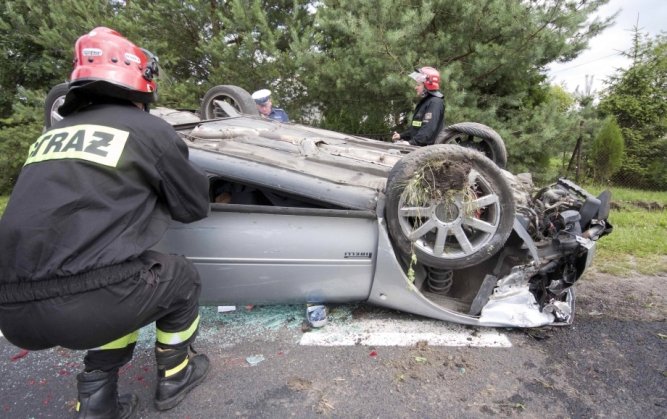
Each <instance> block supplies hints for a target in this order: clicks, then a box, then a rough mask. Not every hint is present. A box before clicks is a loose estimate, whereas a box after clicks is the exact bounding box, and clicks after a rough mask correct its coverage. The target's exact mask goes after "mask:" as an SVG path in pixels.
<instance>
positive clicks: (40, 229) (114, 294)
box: [0, 27, 209, 417]
mask: <svg viewBox="0 0 667 419" xmlns="http://www.w3.org/2000/svg"><path fill="white" fill-rule="evenodd" d="M157 73H158V66H157V59H156V58H155V57H153V56H152V55H151V54H150V53H148V52H147V51H145V50H142V49H140V48H138V47H137V46H135V45H134V44H133V43H131V42H130V41H128V40H127V39H125V38H124V37H122V36H121V35H120V34H119V33H118V32H116V31H113V30H111V29H108V28H103V27H99V28H96V29H94V30H93V31H91V32H90V33H88V34H86V35H83V36H82V37H80V38H79V39H78V41H77V42H76V45H75V62H74V70H73V72H72V75H71V82H70V89H69V91H68V93H67V95H66V98H65V102H64V104H63V106H62V107H61V108H60V110H59V112H60V113H61V115H63V116H65V118H64V119H63V120H61V121H59V122H57V123H55V124H53V126H52V127H51V128H50V129H49V130H48V131H46V132H45V133H44V134H43V135H42V136H40V137H39V138H38V139H37V141H36V142H35V143H34V144H33V145H32V146H31V148H30V150H29V155H28V158H27V160H26V162H25V165H24V167H23V170H22V171H21V174H20V176H19V178H18V181H17V183H16V186H15V188H14V191H13V192H12V195H11V198H10V200H9V203H8V205H7V208H6V210H5V213H4V215H3V217H2V219H1V220H0V329H1V330H2V333H3V334H4V335H5V337H6V338H7V339H8V340H9V341H10V342H12V343H13V344H15V345H17V346H19V347H21V348H25V349H29V350H40V349H46V348H50V347H54V346H62V347H66V348H70V349H77V350H78V349H87V350H88V351H87V353H86V356H85V358H84V371H83V372H81V373H80V374H78V375H77V389H78V403H77V411H78V416H79V417H130V416H132V414H133V413H134V411H135V410H136V406H137V402H138V401H137V396H136V395H134V394H126V395H123V396H120V397H119V396H118V391H117V380H118V369H119V368H120V367H121V366H123V365H124V364H126V363H127V362H128V361H130V359H131V358H132V354H133V350H134V347H135V344H136V341H137V336H138V330H139V329H140V328H141V327H143V326H145V325H147V324H149V323H152V322H155V324H156V329H157V330H156V343H155V355H156V363H157V370H158V381H157V389H156V393H155V406H156V408H157V409H159V410H166V409H170V408H172V407H174V406H176V405H177V404H178V403H179V402H180V401H181V400H182V399H183V398H184V397H185V396H186V394H187V392H189V391H190V390H191V389H192V388H194V387H195V386H197V385H198V384H199V383H200V382H201V381H202V380H203V379H204V377H205V376H206V374H207V373H208V370H209V360H208V358H207V357H206V356H205V355H201V354H200V355H191V354H190V353H189V351H188V349H189V348H190V345H191V344H192V342H193V341H194V339H195V337H196V334H197V330H198V324H199V306H198V298H199V293H200V280H199V276H198V273H197V271H196V270H195V268H194V266H193V265H192V264H191V263H190V262H189V261H187V260H186V259H185V258H184V257H182V256H174V255H165V254H161V253H158V252H155V251H151V250H148V249H150V248H151V247H152V246H153V245H155V244H156V243H157V242H158V241H159V240H160V238H161V237H162V235H163V233H164V232H165V231H166V229H167V227H168V225H169V223H170V220H171V219H174V220H177V221H180V222H184V223H188V222H192V221H196V220H199V219H201V218H204V217H206V216H207V214H208V208H209V202H208V181H207V177H206V175H205V174H204V173H203V172H202V171H201V170H199V169H198V168H197V167H195V166H194V165H193V164H192V163H190V162H189V160H188V149H187V146H186V144H185V143H184V142H183V141H182V140H181V138H180V137H179V136H178V134H177V133H176V132H175V131H174V129H173V128H172V127H171V126H170V125H169V124H168V123H167V122H165V121H163V120H161V119H159V118H157V117H155V116H153V115H151V114H149V113H148V112H147V111H148V104H149V103H151V102H154V101H155V100H156V99H157V94H156V88H157V86H156V82H155V80H154V77H155V76H157Z"/></svg>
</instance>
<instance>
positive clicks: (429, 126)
mask: <svg viewBox="0 0 667 419" xmlns="http://www.w3.org/2000/svg"><path fill="white" fill-rule="evenodd" d="M444 124H445V101H444V99H443V96H442V93H440V92H437V91H436V92H427V93H426V96H424V97H423V98H422V100H420V101H419V103H418V104H417V107H416V108H415V112H414V114H413V116H412V122H411V123H410V127H408V129H407V130H406V131H404V132H402V133H401V140H405V141H407V142H409V143H410V144H412V145H418V146H425V145H432V144H434V143H435V138H436V137H437V136H438V133H440V131H441V130H442V127H443V125H444Z"/></svg>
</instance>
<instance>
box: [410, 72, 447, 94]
mask: <svg viewBox="0 0 667 419" xmlns="http://www.w3.org/2000/svg"><path fill="white" fill-rule="evenodd" d="M410 77H411V78H412V79H414V80H415V81H416V82H417V83H423V84H424V87H425V88H426V90H439V89H440V72H439V71H438V70H436V69H435V68H433V67H421V68H415V71H414V72H412V73H410Z"/></svg>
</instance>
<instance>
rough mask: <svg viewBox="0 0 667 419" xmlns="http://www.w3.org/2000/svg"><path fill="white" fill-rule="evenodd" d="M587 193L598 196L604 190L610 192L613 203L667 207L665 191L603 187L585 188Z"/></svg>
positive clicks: (666, 192) (592, 186)
mask: <svg viewBox="0 0 667 419" xmlns="http://www.w3.org/2000/svg"><path fill="white" fill-rule="evenodd" d="M584 189H586V190H587V191H588V192H590V193H591V194H593V195H596V196H597V195H599V194H600V192H602V191H603V190H605V189H609V190H610V191H611V200H612V202H615V203H626V202H646V203H652V202H656V203H658V204H660V205H663V206H665V205H667V191H663V192H659V191H644V190H641V189H631V188H621V187H617V186H611V187H603V186H594V185H591V186H586V187H585V188H584Z"/></svg>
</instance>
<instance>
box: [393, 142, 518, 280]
mask: <svg viewBox="0 0 667 419" xmlns="http://www.w3.org/2000/svg"><path fill="white" fill-rule="evenodd" d="M386 195H387V202H386V218H387V224H388V228H389V233H390V235H391V236H392V239H393V241H394V243H395V245H396V246H397V247H398V249H399V250H400V251H401V252H403V253H404V254H406V255H414V256H415V257H416V258H417V260H418V261H420V262H421V263H423V264H424V265H427V266H431V267H435V268H443V269H462V268H466V267H469V266H473V265H476V264H478V263H480V262H482V261H484V260H486V259H488V258H490V257H491V256H493V255H494V254H495V253H496V252H498V251H499V250H500V248H501V247H502V246H503V245H504V244H505V241H506V240H507V238H508V237H509V235H510V233H511V232H512V226H513V222H514V200H513V195H512V190H511V189H510V186H509V185H508V183H507V181H506V180H505V177H504V176H503V174H502V173H501V171H500V169H499V168H498V167H497V166H496V165H495V164H494V163H493V162H492V161H491V160H489V159H488V158H487V157H485V156H484V155H482V154H481V153H479V152H477V151H474V150H469V149H466V148H462V147H458V146H454V145H433V146H428V147H422V148H419V149H417V150H415V151H413V152H412V153H410V154H408V155H407V156H405V157H403V158H402V159H401V160H400V161H399V162H398V163H397V164H396V165H395V166H394V168H393V169H392V170H391V172H390V173H389V177H388V181H387V192H386Z"/></svg>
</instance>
